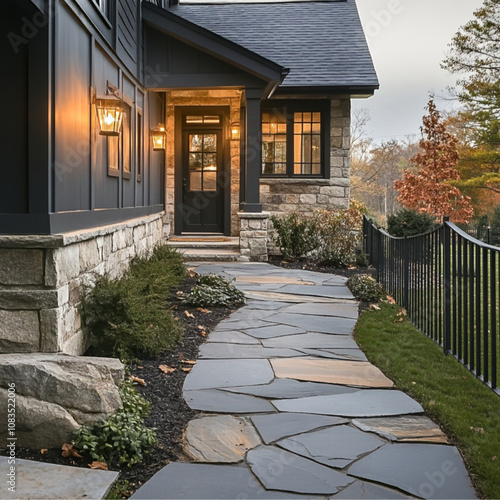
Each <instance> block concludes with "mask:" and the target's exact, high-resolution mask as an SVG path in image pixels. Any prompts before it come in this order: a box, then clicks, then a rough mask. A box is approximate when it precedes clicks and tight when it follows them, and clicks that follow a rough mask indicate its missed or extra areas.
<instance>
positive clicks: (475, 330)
mask: <svg viewBox="0 0 500 500" xmlns="http://www.w3.org/2000/svg"><path fill="white" fill-rule="evenodd" d="M363 235H364V246H365V252H366V253H367V254H368V256H369V259H370V264H371V265H372V266H373V267H375V269H376V270H377V279H378V281H379V282H380V283H382V284H383V285H384V287H385V288H386V290H387V292H388V293H389V294H391V295H392V296H393V297H394V299H395V300H396V302H397V303H398V304H399V305H401V306H402V307H404V308H405V309H406V312H407V316H408V319H409V320H410V321H411V322H412V323H413V324H414V325H415V326H416V327H417V328H418V329H419V330H420V331H421V332H422V333H424V334H425V335H427V336H428V337H430V338H431V339H433V340H434V341H435V342H437V343H438V344H440V345H441V346H442V347H443V350H444V352H445V353H447V354H451V355H453V356H454V357H455V358H456V359H457V360H458V361H460V362H461V363H462V364H463V365H464V366H466V367H467V368H468V369H469V370H470V371H471V372H472V373H474V374H475V375H476V376H477V377H478V378H479V379H480V380H482V381H483V382H484V383H485V384H486V385H488V386H489V387H490V388H491V389H493V390H494V391H495V392H496V393H497V394H498V395H500V390H499V389H498V385H497V384H498V380H499V377H500V365H499V363H498V357H499V354H500V353H499V345H500V342H499V332H500V325H499V319H500V303H499V299H500V286H499V271H500V248H497V247H494V246H491V245H488V244H486V243H483V242H481V241H479V240H477V239H475V238H472V237H471V236H469V235H468V234H467V233H466V232H464V231H462V230H461V229H460V228H458V227H457V226H456V225H455V224H453V223H451V222H449V221H447V220H445V221H444V223H443V224H442V225H441V226H440V227H438V228H437V229H436V230H434V231H432V232H430V233H426V234H422V235H418V236H411V237H405V238H395V237H393V236H390V235H389V234H387V233H386V232H385V231H384V230H383V229H380V228H377V227H376V226H375V225H374V224H373V223H372V222H371V221H370V220H368V219H367V218H366V217H365V218H364V219H363Z"/></svg>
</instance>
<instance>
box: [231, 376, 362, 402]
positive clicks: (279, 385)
mask: <svg viewBox="0 0 500 500" xmlns="http://www.w3.org/2000/svg"><path fill="white" fill-rule="evenodd" d="M224 390H225V391H230V392H237V393H240V394H250V395H253V396H260V397H264V398H271V399H288V398H296V397H299V396H300V397H307V396H324V395H326V394H346V393H348V392H354V391H356V390H357V389H355V388H353V387H346V386H343V385H334V384H319V383H316V382H300V381H299V380H292V379H286V378H284V379H280V378H277V379H274V380H273V381H272V382H271V383H270V384H265V385H251V386H248V387H246V386H243V387H229V388H227V389H224Z"/></svg>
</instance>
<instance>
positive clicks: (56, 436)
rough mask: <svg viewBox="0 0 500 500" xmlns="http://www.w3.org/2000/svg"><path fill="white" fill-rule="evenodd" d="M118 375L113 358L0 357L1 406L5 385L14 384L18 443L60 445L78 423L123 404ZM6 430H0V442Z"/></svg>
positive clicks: (120, 372) (100, 417)
mask: <svg viewBox="0 0 500 500" xmlns="http://www.w3.org/2000/svg"><path fill="white" fill-rule="evenodd" d="M123 376H124V367H123V364H122V363H121V362H120V361H119V360H117V359H112V358H94V357H83V356H68V355H66V354H45V353H32V354H2V355H0V407H2V408H7V407H8V406H7V399H8V396H7V389H8V388H9V387H10V386H11V384H15V395H16V431H15V432H16V438H17V441H16V444H17V446H23V447H30V448H50V447H54V446H60V445H61V444H63V443H64V442H67V441H69V440H70V439H71V434H72V432H73V431H75V430H76V429H78V428H79V427H81V426H82V425H89V424H92V423H93V422H96V421H99V420H104V419H106V418H107V416H108V415H109V414H111V413H113V412H115V411H116V410H118V409H120V408H121V406H122V402H121V398H120V394H119V391H118V385H119V383H120V381H121V380H123ZM6 432H7V427H6V426H4V428H3V429H0V442H3V443H5V442H7V441H6V438H7V435H6Z"/></svg>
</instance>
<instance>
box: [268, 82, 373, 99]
mask: <svg viewBox="0 0 500 500" xmlns="http://www.w3.org/2000/svg"><path fill="white" fill-rule="evenodd" d="M379 88H380V85H379V84H378V83H377V84H371V85H282V86H280V87H278V88H277V90H276V92H275V95H276V96H280V95H283V96H289V95H310V96H315V95H317V96H320V95H349V96H351V97H356V98H368V97H371V96H372V95H373V94H374V93H375V90H378V89H379Z"/></svg>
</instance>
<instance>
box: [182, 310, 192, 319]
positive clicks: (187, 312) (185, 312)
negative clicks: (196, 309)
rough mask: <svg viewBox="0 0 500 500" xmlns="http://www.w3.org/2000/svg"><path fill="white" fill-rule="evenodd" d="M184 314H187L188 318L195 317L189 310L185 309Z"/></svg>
mask: <svg viewBox="0 0 500 500" xmlns="http://www.w3.org/2000/svg"><path fill="white" fill-rule="evenodd" d="M184 314H185V315H186V316H187V317H188V318H194V314H191V313H190V312H189V311H184Z"/></svg>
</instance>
